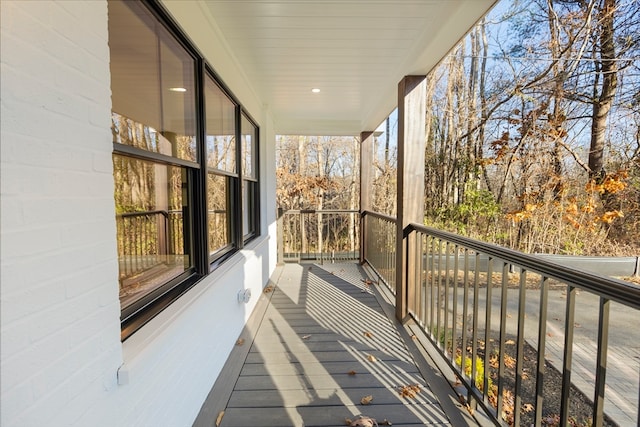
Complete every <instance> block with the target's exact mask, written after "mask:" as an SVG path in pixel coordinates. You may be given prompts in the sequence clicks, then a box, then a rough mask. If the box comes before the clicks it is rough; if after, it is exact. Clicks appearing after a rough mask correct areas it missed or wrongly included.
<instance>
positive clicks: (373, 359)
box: [367, 354, 378, 362]
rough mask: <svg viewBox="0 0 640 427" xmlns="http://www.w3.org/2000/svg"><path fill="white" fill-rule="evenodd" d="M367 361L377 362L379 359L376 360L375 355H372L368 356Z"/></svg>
mask: <svg viewBox="0 0 640 427" xmlns="http://www.w3.org/2000/svg"><path fill="white" fill-rule="evenodd" d="M367 360H368V361H369V362H376V361H377V360H378V359H376V357H375V356H374V355H373V354H370V355H368V356H367Z"/></svg>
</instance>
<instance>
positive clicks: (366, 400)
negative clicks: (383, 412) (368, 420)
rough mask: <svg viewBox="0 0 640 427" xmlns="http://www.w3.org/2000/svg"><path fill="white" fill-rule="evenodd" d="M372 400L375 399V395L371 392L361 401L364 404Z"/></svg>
mask: <svg viewBox="0 0 640 427" xmlns="http://www.w3.org/2000/svg"><path fill="white" fill-rule="evenodd" d="M372 400H373V396H372V395H370V394H369V395H367V396H365V397H363V398H362V399H360V403H362V404H363V405H368V404H370V403H371V401H372Z"/></svg>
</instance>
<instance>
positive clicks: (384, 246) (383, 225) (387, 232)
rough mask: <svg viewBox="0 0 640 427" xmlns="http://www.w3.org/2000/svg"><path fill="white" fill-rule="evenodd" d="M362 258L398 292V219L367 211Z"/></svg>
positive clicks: (364, 219) (385, 282)
mask: <svg viewBox="0 0 640 427" xmlns="http://www.w3.org/2000/svg"><path fill="white" fill-rule="evenodd" d="M362 223H363V230H364V232H363V237H364V239H363V242H364V243H363V254H362V259H363V260H366V262H367V263H368V264H369V265H370V266H371V268H373V269H374V270H375V272H376V274H377V275H378V277H380V279H382V282H383V283H384V284H385V285H386V286H387V288H389V290H390V291H391V292H392V293H393V294H395V292H396V219H395V218H394V217H391V216H388V215H383V214H379V213H375V212H368V211H365V212H364V213H363V215H362Z"/></svg>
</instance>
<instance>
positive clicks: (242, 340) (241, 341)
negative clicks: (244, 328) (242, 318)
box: [236, 338, 244, 345]
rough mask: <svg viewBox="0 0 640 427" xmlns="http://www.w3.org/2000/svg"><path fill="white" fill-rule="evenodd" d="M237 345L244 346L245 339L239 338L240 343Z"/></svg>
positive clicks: (237, 342)
mask: <svg viewBox="0 0 640 427" xmlns="http://www.w3.org/2000/svg"><path fill="white" fill-rule="evenodd" d="M236 345H244V338H238V341H236Z"/></svg>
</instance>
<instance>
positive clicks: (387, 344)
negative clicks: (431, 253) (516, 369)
mask: <svg viewBox="0 0 640 427" xmlns="http://www.w3.org/2000/svg"><path fill="white" fill-rule="evenodd" d="M365 278H366V276H365V275H364V272H363V271H362V270H361V268H360V267H359V266H358V265H357V264H351V263H345V264H336V265H331V266H325V267H323V266H318V265H312V266H309V265H287V266H285V268H283V269H282V270H281V271H279V276H278V278H277V281H276V283H275V287H274V290H273V292H271V293H270V294H269V295H268V296H266V295H263V298H268V300H269V301H268V305H267V306H266V308H264V309H263V311H262V315H261V322H260V324H259V327H257V328H256V327H255V325H254V326H253V328H252V331H253V332H252V335H251V337H250V339H251V342H250V345H246V344H245V349H244V353H243V354H241V355H237V357H236V360H230V361H228V362H227V363H228V365H229V368H227V367H226V366H225V369H224V370H223V372H224V371H225V370H227V369H229V370H233V375H232V377H233V378H226V377H225V379H224V384H222V385H220V386H218V382H217V383H216V386H214V389H213V390H212V392H211V393H210V399H208V400H207V402H205V405H203V409H202V410H201V412H200V414H199V416H198V418H197V419H196V422H195V423H194V426H197V427H201V426H207V427H210V426H214V425H215V420H216V418H217V414H218V413H219V411H220V410H224V411H225V412H224V416H223V418H222V421H221V424H220V427H234V426H242V427H251V426H265V427H268V426H288V427H289V426H324V427H327V426H344V425H345V418H347V417H348V418H352V419H354V418H356V416H357V415H361V414H362V415H366V416H370V417H373V418H376V419H377V420H378V421H382V420H384V419H387V420H389V421H391V422H392V423H393V425H394V426H412V425H449V426H450V425H454V424H452V422H451V421H450V418H449V417H448V416H447V414H445V411H444V410H443V407H442V405H441V402H440V400H441V399H440V400H439V399H438V398H437V395H438V394H437V393H434V392H433V390H432V389H431V387H430V385H429V384H428V383H427V381H425V379H424V377H423V376H422V375H421V370H420V369H419V368H418V367H416V363H415V362H414V359H413V356H412V355H411V354H410V352H409V350H408V348H407V345H406V344H405V342H404V341H403V339H402V338H401V335H400V333H399V332H398V329H397V326H396V324H395V323H394V321H392V320H390V319H389V318H388V317H387V316H386V315H385V310H384V309H383V308H382V307H381V304H380V302H379V299H378V298H377V297H376V295H375V294H374V292H373V290H372V289H370V288H369V287H367V286H366V285H365ZM229 376H230V375H227V377H229ZM416 384H417V385H419V389H420V392H419V393H418V394H417V395H416V396H414V397H412V398H408V397H404V396H402V395H401V393H400V390H401V388H402V387H403V386H410V385H416ZM217 386H218V387H217ZM369 395H370V396H372V398H373V400H372V401H371V403H370V404H369V405H363V404H362V403H361V399H362V398H363V397H364V396H369ZM214 412H215V414H214ZM456 425H458V424H456Z"/></svg>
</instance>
